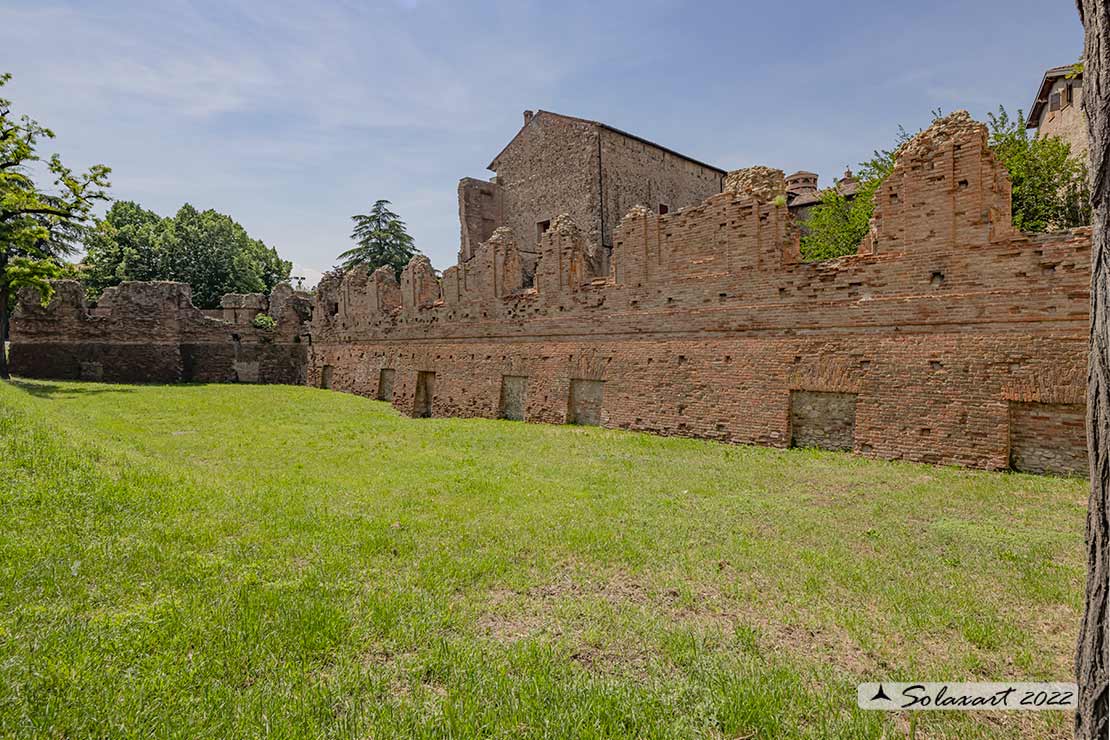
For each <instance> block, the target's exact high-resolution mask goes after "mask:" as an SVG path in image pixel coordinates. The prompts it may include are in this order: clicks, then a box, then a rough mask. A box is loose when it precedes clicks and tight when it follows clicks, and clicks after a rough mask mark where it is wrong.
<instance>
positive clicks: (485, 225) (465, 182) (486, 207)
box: [459, 177, 504, 262]
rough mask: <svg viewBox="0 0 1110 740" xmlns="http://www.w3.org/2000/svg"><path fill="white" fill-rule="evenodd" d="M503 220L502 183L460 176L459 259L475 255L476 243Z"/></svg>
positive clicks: (486, 236) (491, 233)
mask: <svg viewBox="0 0 1110 740" xmlns="http://www.w3.org/2000/svg"><path fill="white" fill-rule="evenodd" d="M503 222H504V206H503V204H502V198H501V187H500V186H499V185H498V184H497V183H494V182H487V181H485V180H477V179H475V178H473V177H464V178H463V179H462V180H459V227H460V230H461V234H460V241H459V261H460V262H463V261H466V260H468V259H470V258H471V257H472V256H473V255H474V250H475V249H476V248H477V246H478V245H479V244H480V243H482V242H484V241H486V240H487V239H489V238H490V237H491V236H493V232H494V231H496V230H497V228H498V227H500V226H501V225H502V224H503Z"/></svg>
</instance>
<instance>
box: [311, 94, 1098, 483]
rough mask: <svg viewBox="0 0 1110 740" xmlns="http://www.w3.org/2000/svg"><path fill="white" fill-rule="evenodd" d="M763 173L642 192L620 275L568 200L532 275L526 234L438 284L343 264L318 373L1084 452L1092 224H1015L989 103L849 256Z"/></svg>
mask: <svg viewBox="0 0 1110 740" xmlns="http://www.w3.org/2000/svg"><path fill="white" fill-rule="evenodd" d="M768 172H770V173H771V174H768ZM742 174H743V176H740V177H734V178H729V184H728V185H727V186H726V192H724V193H721V194H719V195H715V196H712V197H710V198H708V199H706V200H705V201H704V202H702V203H701V204H700V205H698V206H696V207H692V208H686V209H683V210H681V211H679V212H677V213H673V212H672V213H670V214H668V215H665V216H657V215H655V214H654V213H653V212H652V211H650V210H649V209H646V208H634V209H633V210H632V211H631V212H629V213H628V215H626V216H625V218H624V219H623V221H622V222H621V224H620V226H619V227H618V228H617V229H616V231H615V233H614V236H613V251H612V255H611V259H610V260H609V269H608V271H607V273H606V274H597V273H598V272H600V271H601V268H600V264H601V262H602V261H601V260H599V259H597V258H596V247H595V246H594V245H593V244H591V243H590V242H589V241H587V239H586V238H585V237H584V236H583V232H582V231H581V230H580V229H579V228H577V227H576V226H575V224H573V223H571V222H569V220H568V219H555V222H554V223H553V225H552V228H551V229H549V231H548V232H547V233H545V234H544V235H543V237H542V238H541V240H540V242H541V243H540V253H541V255H542V256H541V258H540V260H539V264H538V265H537V266H536V271H535V287H531V288H524V287H518V286H519V285H520V284H521V283H520V281H519V271H518V270H517V268H516V267H514V266H515V265H519V264H520V261H519V260H514V259H513V258H512V256H511V253H512V251H513V249H515V244H514V242H513V240H512V238H511V237H512V233H511V232H509V233H507V234H505V233H503V234H501V235H498V236H497V237H496V238H491V239H490V242H493V243H492V244H491V243H482V244H479V245H478V246H477V247H475V249H474V256H473V257H472V258H471V259H470V260H466V261H463V262H462V263H461V264H460V265H459V266H458V267H454V268H450V269H449V270H447V271H446V272H445V275H444V278H445V279H444V288H443V295H442V297H439V298H437V297H435V296H434V295H430V294H429V292H428V291H429V290H431V288H430V287H429V285H428V283H427V282H426V280H423V279H421V280H420V281H418V283H415V284H411V285H409V287H410V288H411V289H412V292H411V293H410V292H406V294H405V300H403V301H402V300H399V299H398V296H399V295H400V291H399V290H397V286H396V283H394V284H393V288H392V291H393V292H392V293H389V290H388V289H385V288H383V289H381V290H378V291H377V293H376V295H380V294H388V295H389V296H390V300H386V301H383V300H374V301H371V300H370V296H369V293H370V292H372V291H371V290H370V289H369V288H368V287H367V284H366V280H365V276H363V278H362V280H361V282H360V281H358V280H356V279H352V278H351V277H348V278H347V279H345V280H343V281H342V282H339V281H331V282H328V283H325V284H324V285H322V286H321V287H320V290H319V291H318V294H317V305H316V309H315V310H314V312H313V323H312V338H313V344H312V352H311V358H310V362H311V365H310V367H309V372H308V375H309V378H308V380H309V382H310V383H312V384H319V383H320V381H321V378H320V375H321V371H322V368H323V367H324V366H328V367H330V368H331V370H330V371H329V372H330V374H331V378H330V385H331V387H334V388H336V389H340V390H345V391H350V392H354V393H360V394H364V395H368V396H371V397H375V396H378V395H379V389H378V383H379V379H380V378H382V377H383V373H382V372H381V371H382V370H383V369H388V370H392V371H394V372H393V373H390V374H388V377H390V380H391V388H390V389H389V394H388V395H391V397H392V402H393V404H394V405H395V406H397V407H398V408H399V409H401V410H402V411H404V412H406V413H413V412H414V411H417V412H421V413H422V412H425V411H427V412H430V413H431V415H433V416H447V415H452V416H483V417H497V416H498V415H500V414H501V413H502V405H503V400H502V399H503V398H504V397H505V396H506V394H507V396H508V398H509V399H510V405H515V403H516V401H515V394H516V393H517V392H518V390H519V389H520V388H521V387H523V388H524V391H523V396H524V397H523V399H522V401H521V404H522V407H523V409H522V415H523V417H524V419H525V420H527V421H537V422H550V423H564V422H566V421H568V420H575V419H577V420H579V421H583V420H584V421H587V422H589V421H592V420H593V417H594V416H595V414H594V413H593V412H592V411H591V410H590V407H592V405H593V404H595V403H596V404H599V405H600V411H599V412H598V413H597V414H596V416H597V420H598V421H600V423H601V424H603V425H605V426H608V427H614V428H622V429H637V430H645V431H650V432H655V433H659V434H675V435H684V436H692V437H704V438H709V439H718V440H723V441H728V442H741V443H755V444H764V445H773V446H786V445H789V444H790V443H791V440H794V439H797V440H799V441H800V442H803V443H810V442H813V443H817V444H825V445H826V446H833V447H842V446H844V447H850V448H851V449H852V450H854V451H855V452H856V453H859V454H862V455H868V456H873V457H882V458H905V459H910V460H918V461H925V462H933V463H945V464H959V465H968V466H974V467H984V468H1005V467H1008V466H1010V464H1011V461H1013V462H1014V463H1015V464H1017V465H1018V466H1027V467H1029V468H1030V469H1033V470H1047V471H1058V472H1080V473H1081V472H1083V468H1084V466H1085V463H1083V462H1082V460H1083V457H1082V452H1081V448H1082V447H1083V440H1082V438H1081V436H1077V435H1076V434H1072V433H1071V430H1073V427H1074V418H1079V417H1080V416H1081V414H1082V410H1083V406H1082V404H1083V403H1084V392H1085V372H1086V342H1087V311H1088V308H1087V302H1088V290H1089V286H1088V282H1089V259H1090V231H1089V229H1075V230H1072V231H1070V232H1066V233H1060V234H1051V235H1043V234H1042V235H1030V234H1022V233H1017V232H1015V231H1014V230H1013V229H1012V227H1011V226H1010V193H1009V187H1010V186H1009V181H1008V178H1007V176H1006V173H1005V171H1004V169H1003V168H1002V167H1001V166H1000V165H999V163H998V162H997V161H996V160H995V158H994V157H993V155H992V153H991V152H990V150H989V149H988V148H987V146H986V130H985V128H984V127H983V126H982V125H981V124H978V123H976V122H974V121H972V120H971V119H970V118H968V117H967V115H966V113H957V114H953V115H952V116H949V117H948V118H946V119H943V120H942V121H939V122H938V123H936V124H935V125H934V126H932V127H930V129H929V130H927V131H925V132H923V133H922V134H920V135H918V136H917V137H915V139H914V140H913V141H912V142H911V143H910V144H909V145H908V146H907V147H905V149H904V150H903V151H902V152H901V154H900V156H899V159H898V163H897V165H896V167H895V170H894V174H893V175H892V176H891V177H890V179H889V180H888V181H887V183H885V184H884V186H883V187H882V188H881V190H880V193H879V195H878V200H877V208H876V214H875V218H874V221H873V224H872V227H873V228H872V234H871V235H870V236H869V237H868V238H867V239H865V240H864V243H863V245H861V248H860V254H858V255H853V256H850V257H843V258H840V259H837V260H831V261H828V262H822V263H816V264H806V263H801V262H800V261H799V258H798V248H797V233H796V227H795V224H794V223H793V219H792V217H791V216H790V214H789V212H788V211H787V209H786V207H785V205H783V203H784V202H785V201H784V199H780V198H777V197H774V194H776V193H781V191H782V188H783V185H782V175H781V173H774V171H767V170H761V171H754V170H753V171H752V172H750V173H742ZM476 260H477V261H476ZM506 266H508V267H506ZM421 272H423V268H421ZM384 278H385V276H383V280H384ZM414 286H415V287H414ZM433 292H434V291H433ZM410 296H411V298H410ZM331 306H337V307H338V312H337V313H333V312H332V311H331V310H330V309H329V307H331ZM433 373H434V375H432V374H433ZM505 376H509V377H510V378H513V380H510V381H509V382H510V383H511V384H512V385H513V387H512V388H510V389H508V391H507V392H505V393H503V390H502V383H503V379H504V378H505ZM418 378H419V379H420V393H419V395H420V399H419V400H420V404H419V406H420V408H417V396H418V393H417V390H418V389H417V383H418ZM520 378H525V379H526V380H524V381H521V380H518V379H520ZM576 381H596V382H594V383H579V382H576ZM572 388H574V389H575V390H574V392H573V393H572ZM428 394H430V399H426V398H425V396H427V395H428ZM821 394H830V395H825V396H823V395H821ZM833 394H835V395H833ZM382 395H386V394H382ZM792 399H794V400H793V402H792ZM799 403H803V404H804V405H803V406H798V404H799ZM425 406H426V408H425ZM848 414H851V415H852V416H853V418H851V419H849V418H847V415H848ZM826 416H827V417H828V418H825V417H826ZM1073 417H1074V418H1073ZM792 420H793V422H792ZM799 423H800V424H803V428H801V429H800V430H797V431H798V433H795V431H794V430H792V424H799ZM822 430H824V431H822ZM1060 430H1069V431H1068V433H1057V432H1058V431H1060ZM846 440H847V441H846ZM1012 445H1014V447H1015V449H1014V450H1011V446H1012Z"/></svg>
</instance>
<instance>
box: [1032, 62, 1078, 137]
mask: <svg viewBox="0 0 1110 740" xmlns="http://www.w3.org/2000/svg"><path fill="white" fill-rule="evenodd" d="M1074 69H1075V65H1074V64H1064V65H1061V66H1059V67H1053V68H1052V69H1049V70H1047V71H1046V72H1045V73H1044V77H1042V78H1041V86H1040V87H1039V88H1037V98H1036V100H1034V101H1033V105H1031V106H1029V117H1028V118H1027V119H1026V121H1025V128H1037V124H1038V122H1040V120H1041V111H1043V110H1044V107H1045V106H1046V105H1048V91H1049V90H1051V89H1052V84H1053V83H1054V82H1056V80H1058V79H1060V78H1061V77H1067V76H1068V75H1070V74H1071V73H1072V71H1073V70H1074ZM1082 78H1083V73H1082V72H1079V73H1078V74H1076V75H1075V79H1077V80H1079V79H1082Z"/></svg>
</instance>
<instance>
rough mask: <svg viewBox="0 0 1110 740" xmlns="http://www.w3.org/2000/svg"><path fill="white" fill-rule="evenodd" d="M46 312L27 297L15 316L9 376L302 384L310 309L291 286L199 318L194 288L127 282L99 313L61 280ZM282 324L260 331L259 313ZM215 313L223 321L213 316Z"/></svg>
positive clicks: (230, 302)
mask: <svg viewBox="0 0 1110 740" xmlns="http://www.w3.org/2000/svg"><path fill="white" fill-rule="evenodd" d="M56 287H57V290H56V292H55V294H54V296H53V298H52V299H51V301H50V303H49V304H48V305H47V306H45V307H44V306H42V305H41V304H40V302H39V296H38V293H37V292H36V291H33V290H28V291H25V292H23V293H22V294H21V296H20V302H19V306H18V308H17V310H16V312H15V314H14V316H13V317H12V342H11V358H10V359H11V371H12V372H13V373H15V374H16V375H22V376H25V377H35V378H60V379H81V380H107V381H119V382H159V383H173V382H180V381H198V382H209V383H234V382H249V383H293V384H301V383H304V382H305V372H306V365H307V359H308V338H307V335H303V331H304V322H305V321H306V320H307V319H308V317H309V314H310V312H311V305H310V303H309V301H308V299H307V298H306V296H305V295H304V294H298V293H295V292H294V291H293V290H292V289H291V288H290V287H289V286H288V285H279V286H277V287H276V288H274V290H273V292H272V293H271V295H270V296H269V297H268V298H267V297H266V296H263V295H257V294H246V295H235V294H233V295H227V296H224V298H223V301H222V305H223V308H222V309H220V310H217V311H202V310H200V309H198V308H196V307H195V306H193V304H192V300H191V291H190V288H189V286H188V285H184V284H182V283H171V282H154V283H139V282H133V283H123V284H122V285H119V286H117V287H115V288H109V289H107V290H106V291H104V294H103V295H102V296H101V298H100V301H99V302H98V303H97V307H96V308H92V309H90V308H89V307H88V306H87V305H86V303H85V294H84V289H83V288H82V286H81V285H80V284H79V283H77V282H74V281H62V282H59V283H58V284H57V286H56ZM267 312H268V313H269V315H270V316H272V317H273V318H274V320H275V322H276V327H275V328H274V329H272V330H267V329H258V328H255V327H254V326H253V325H252V324H251V322H252V320H253V319H254V317H255V316H257V315H258V314H260V313H267ZM213 314H214V315H217V316H218V318H216V317H214V316H213Z"/></svg>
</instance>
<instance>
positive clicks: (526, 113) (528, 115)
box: [524, 110, 533, 126]
mask: <svg viewBox="0 0 1110 740" xmlns="http://www.w3.org/2000/svg"><path fill="white" fill-rule="evenodd" d="M532 115H533V114H532V111H530V110H526V111H524V125H525V126H527V125H528V124H529V123H531V122H532Z"/></svg>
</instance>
